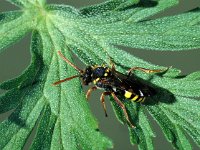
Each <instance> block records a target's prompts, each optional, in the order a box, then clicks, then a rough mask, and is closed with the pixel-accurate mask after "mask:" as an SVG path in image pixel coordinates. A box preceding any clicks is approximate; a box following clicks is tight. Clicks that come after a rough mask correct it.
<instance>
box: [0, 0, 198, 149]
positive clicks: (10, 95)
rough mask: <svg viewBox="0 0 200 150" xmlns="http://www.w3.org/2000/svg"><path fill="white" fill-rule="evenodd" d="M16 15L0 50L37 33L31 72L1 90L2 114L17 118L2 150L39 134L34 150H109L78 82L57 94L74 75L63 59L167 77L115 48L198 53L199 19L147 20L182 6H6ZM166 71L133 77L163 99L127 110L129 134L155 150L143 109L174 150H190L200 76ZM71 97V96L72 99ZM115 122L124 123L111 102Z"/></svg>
mask: <svg viewBox="0 0 200 150" xmlns="http://www.w3.org/2000/svg"><path fill="white" fill-rule="evenodd" d="M9 2H11V3H12V4H15V5H16V6H18V7H20V10H19V11H12V12H4V13H1V14H0V49H1V52H2V50H3V49H5V47H7V46H9V45H11V44H14V43H15V42H16V41H18V40H20V39H21V38H23V37H24V36H25V35H26V34H27V33H28V32H32V41H31V46H30V50H31V56H32V61H31V64H30V65H29V67H28V68H27V69H26V70H25V71H24V72H23V73H22V75H20V76H19V77H17V78H15V79H12V80H9V81H6V82H4V83H2V84H0V88H1V89H5V90H7V92H6V93H5V94H3V95H1V97H0V112H1V113H4V112H7V111H9V110H14V111H13V113H12V114H11V115H10V116H9V118H8V119H6V120H5V121H3V122H2V123H1V124H0V137H1V139H0V149H8V150H10V149H12V150H14V149H16V150H18V149H22V148H23V146H24V145H25V143H26V141H27V138H28V137H29V135H30V133H31V132H32V130H33V129H34V128H36V131H37V132H36V135H35V138H34V140H33V143H32V146H31V149H33V150H35V149H53V150H57V149H67V150H75V149H84V150H88V149H94V150H100V149H107V148H111V147H112V143H111V141H110V140H109V139H108V138H106V137H105V136H103V135H102V134H101V133H100V132H99V131H97V130H96V129H98V125H97V122H96V120H95V118H94V117H93V116H92V114H91V112H90V110H89V108H88V104H87V101H86V99H85V93H83V91H82V89H81V84H80V81H79V79H73V80H71V81H69V82H65V83H62V84H60V85H59V86H56V87H55V86H52V83H54V82H55V81H58V80H60V79H63V78H65V77H69V76H72V75H75V74H77V72H76V71H75V70H74V69H73V68H72V67H70V66H69V65H67V64H66V63H65V62H64V61H63V60H62V59H61V58H60V57H59V56H58V55H57V51H58V50H61V51H62V53H63V54H64V55H65V56H66V57H67V58H68V59H70V60H71V53H72V52H73V53H74V54H76V55H77V56H78V57H79V58H80V60H82V61H83V62H84V63H85V64H87V65H93V64H102V63H106V64H108V65H109V57H111V58H112V60H113V62H114V63H115V64H116V68H117V70H118V71H120V72H124V73H125V71H126V69H127V68H130V67H132V66H139V67H145V68H149V69H166V68H165V67H163V66H156V65H153V64H150V63H148V62H146V61H144V60H141V59H139V58H136V57H135V56H132V55H130V54H128V53H127V52H125V51H123V50H121V49H119V48H117V46H116V45H124V46H130V47H134V48H145V49H154V50H161V51H164V50H165V51H166V50H170V51H177V50H178V51H181V50H189V49H194V48H200V38H199V37H200V30H199V28H200V26H199V25H200V24H199V22H200V17H199V15H200V11H199V10H198V9H197V10H196V11H191V12H187V13H184V14H180V15H177V16H171V17H164V18H161V19H156V20H150V19H149V17H150V16H152V15H154V14H156V13H158V12H160V11H163V10H165V9H166V8H168V7H171V6H174V5H176V4H177V3H178V1H177V0H157V1H150V0H146V1H144V0H141V1H139V0H125V1H124V0H108V1H105V2H104V3H101V4H98V5H94V6H88V7H85V8H81V9H80V10H77V9H75V8H73V7H71V6H66V5H48V4H46V3H45V0H34V1H33V0H9ZM179 73H180V71H179V70H178V69H175V68H169V69H168V70H167V71H166V72H164V73H161V74H154V75H147V74H144V73H141V72H136V75H137V76H138V77H140V78H143V79H145V80H146V81H147V82H148V83H149V84H152V86H154V87H155V88H156V89H157V91H158V94H157V95H156V96H155V97H152V98H151V99H150V101H151V102H152V103H149V104H144V105H141V104H135V103H131V102H125V101H124V102H125V105H126V107H127V111H128V113H129V116H130V118H131V120H132V121H133V122H134V124H135V125H136V127H137V128H136V129H131V128H129V131H130V139H131V143H132V144H137V145H138V148H139V149H154V147H153V143H152V138H153V137H155V133H154V132H153V129H152V128H151V126H150V124H149V120H148V118H147V116H146V112H145V109H146V110H148V112H149V113H150V115H151V116H152V117H153V118H154V119H155V120H156V121H157V122H158V124H159V125H160V127H161V128H162V131H163V133H164V134H165V136H166V138H167V140H168V141H169V142H171V143H172V145H173V147H175V148H176V149H185V150H190V149H192V148H191V146H190V143H189V141H188V140H187V138H186V136H185V134H186V133H187V134H188V135H189V136H191V137H192V139H193V140H194V141H195V142H196V143H197V145H198V146H199V145H200V118H199V115H200V113H199V108H200V102H199V101H198V100H196V99H195V98H199V97H200V86H199V85H200V80H199V79H200V72H194V73H192V74H190V75H187V76H185V77H182V78H181V77H179ZM69 93H70V94H69ZM111 102H112V104H113V109H114V111H115V113H116V115H117V117H118V119H119V120H120V121H121V122H122V123H124V122H125V121H126V119H125V118H124V115H123V113H122V111H121V109H120V108H119V107H118V106H117V105H116V103H114V102H113V100H112V99H111Z"/></svg>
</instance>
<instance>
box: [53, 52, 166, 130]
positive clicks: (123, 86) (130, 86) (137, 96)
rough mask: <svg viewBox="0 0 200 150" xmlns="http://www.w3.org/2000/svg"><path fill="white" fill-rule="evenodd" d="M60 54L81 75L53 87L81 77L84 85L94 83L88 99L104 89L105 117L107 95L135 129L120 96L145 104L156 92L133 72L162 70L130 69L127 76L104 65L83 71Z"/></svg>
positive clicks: (89, 67) (101, 98) (87, 96)
mask: <svg viewBox="0 0 200 150" xmlns="http://www.w3.org/2000/svg"><path fill="white" fill-rule="evenodd" d="M58 54H59V55H60V56H61V58H62V59H63V60H64V61H66V62H67V63H68V64H69V65H70V66H72V67H73V68H74V69H76V70H77V71H78V72H79V74H78V75H75V76H71V77H68V78H66V79H63V80H60V81H57V82H55V83H53V85H57V84H60V83H62V82H65V81H69V80H71V79H73V78H76V77H80V79H81V80H82V84H83V85H88V84H90V83H93V84H94V86H93V87H91V88H90V89H89V90H88V91H87V94H86V98H87V99H88V98H89V96H90V94H91V92H92V91H94V90H96V89H97V88H100V89H103V90H104V92H103V93H102V94H101V97H100V101H101V103H102V106H103V109H104V112H105V115H106V116H107V112H106V106H105V102H104V97H105V96H106V95H111V96H112V97H113V98H114V100H115V102H116V103H117V104H118V105H119V106H120V107H121V108H122V110H123V112H124V115H125V117H126V120H127V122H128V123H129V125H130V126H131V127H135V126H134V125H133V124H132V123H131V122H130V120H129V117H128V114H127V111H126V108H125V105H124V104H123V103H122V101H121V100H119V98H118V96H124V97H125V98H126V99H127V100H131V101H134V102H144V101H145V98H146V97H149V96H153V95H154V94H155V90H154V89H153V88H152V87H150V86H148V85H147V84H144V83H142V82H140V81H138V80H137V79H136V78H134V77H133V76H131V72H132V71H134V70H140V71H143V72H146V73H155V72H161V71H162V70H149V69H145V68H140V67H134V68H131V69H129V70H128V74H127V75H126V74H122V73H120V72H118V71H117V70H116V69H115V66H114V64H112V67H111V68H109V67H107V66H105V65H102V66H88V67H86V69H85V70H81V69H79V68H78V67H77V66H75V65H74V64H72V63H71V62H70V61H69V60H68V59H67V58H65V57H64V56H63V55H62V53H61V52H60V51H58Z"/></svg>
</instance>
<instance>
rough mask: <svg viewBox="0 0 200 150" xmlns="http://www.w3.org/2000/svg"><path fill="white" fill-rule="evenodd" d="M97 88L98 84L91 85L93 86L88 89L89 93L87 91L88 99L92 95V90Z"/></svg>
mask: <svg viewBox="0 0 200 150" xmlns="http://www.w3.org/2000/svg"><path fill="white" fill-rule="evenodd" d="M96 89H97V87H96V86H93V87H91V88H90V89H89V90H88V91H87V93H86V98H87V100H88V99H89V97H90V95H91V93H92V91H95V90H96Z"/></svg>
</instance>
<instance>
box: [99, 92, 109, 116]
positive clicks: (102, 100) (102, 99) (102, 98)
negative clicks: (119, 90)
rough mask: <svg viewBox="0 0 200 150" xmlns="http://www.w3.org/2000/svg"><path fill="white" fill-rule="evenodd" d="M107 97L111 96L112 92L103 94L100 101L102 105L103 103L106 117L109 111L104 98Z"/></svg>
mask: <svg viewBox="0 0 200 150" xmlns="http://www.w3.org/2000/svg"><path fill="white" fill-rule="evenodd" d="M107 95H111V92H103V93H102V94H101V97H100V101H101V103H102V106H103V110H104V112H105V116H106V117H107V116H108V114H107V111H106V104H105V99H104V97H105V96H107Z"/></svg>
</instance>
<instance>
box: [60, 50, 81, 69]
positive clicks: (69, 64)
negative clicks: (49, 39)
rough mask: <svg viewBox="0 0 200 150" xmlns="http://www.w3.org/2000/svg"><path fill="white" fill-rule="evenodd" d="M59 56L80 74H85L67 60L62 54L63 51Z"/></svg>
mask: <svg viewBox="0 0 200 150" xmlns="http://www.w3.org/2000/svg"><path fill="white" fill-rule="evenodd" d="M58 55H60V57H61V58H62V59H63V60H64V61H65V62H66V63H68V64H69V65H70V66H72V67H73V68H74V69H76V70H77V71H78V72H79V73H83V72H84V71H83V70H81V69H79V68H78V67H77V66H75V65H74V64H73V63H71V62H70V61H69V60H68V59H67V58H65V56H64V55H63V54H62V53H61V51H58Z"/></svg>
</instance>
